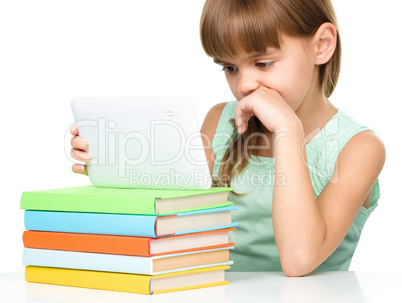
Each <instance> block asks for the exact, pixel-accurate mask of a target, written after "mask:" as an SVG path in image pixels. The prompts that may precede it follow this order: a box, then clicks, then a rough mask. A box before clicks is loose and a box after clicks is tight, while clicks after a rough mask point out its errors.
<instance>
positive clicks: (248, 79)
mask: <svg viewBox="0 0 402 303" xmlns="http://www.w3.org/2000/svg"><path fill="white" fill-rule="evenodd" d="M259 87H260V82H259V81H258V79H257V78H256V77H254V76H253V75H252V73H245V72H243V73H239V82H238V86H237V90H238V91H239V93H240V94H242V95H244V96H247V95H249V94H251V93H252V92H253V91H255V90H256V89H258V88H259Z"/></svg>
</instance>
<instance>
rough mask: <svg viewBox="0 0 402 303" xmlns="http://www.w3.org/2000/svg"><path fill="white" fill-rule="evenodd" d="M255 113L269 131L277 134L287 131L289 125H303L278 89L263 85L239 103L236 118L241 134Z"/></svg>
mask: <svg viewBox="0 0 402 303" xmlns="http://www.w3.org/2000/svg"><path fill="white" fill-rule="evenodd" d="M254 115H255V116H256V117H257V118H258V119H259V120H260V121H261V123H262V124H264V125H265V127H266V128H267V129H268V130H269V131H271V132H273V133H276V134H278V133H280V132H282V131H286V130H287V129H288V125H294V123H296V124H300V125H301V122H300V119H299V118H298V117H297V115H296V113H295V112H294V111H293V109H292V108H291V107H290V106H289V104H288V103H287V102H286V101H285V100H284V99H283V98H282V96H281V95H280V94H279V93H278V92H277V91H276V90H273V89H269V88H266V87H263V86H260V87H259V88H258V89H256V90H255V91H253V92H252V93H251V94H249V95H247V96H246V97H244V98H243V99H241V101H239V102H238V104H237V106H236V109H235V120H236V125H237V129H238V132H239V134H242V133H244V132H245V131H246V130H247V126H248V121H249V120H250V118H251V117H252V116H254Z"/></svg>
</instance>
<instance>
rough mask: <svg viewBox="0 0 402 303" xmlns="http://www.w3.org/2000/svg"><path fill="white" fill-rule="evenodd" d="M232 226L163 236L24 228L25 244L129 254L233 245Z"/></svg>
mask: <svg viewBox="0 0 402 303" xmlns="http://www.w3.org/2000/svg"><path fill="white" fill-rule="evenodd" d="M233 230H235V229H234V228H227V229H219V230H212V231H207V232H198V233H193V234H185V235H180V236H172V237H165V238H158V239H155V238H145V237H132V236H114V235H99V234H78V233H61V232H47V231H32V230H27V231H24V234H23V236H22V239H23V242H24V247H27V248H40V249H54V250H67V251H78V252H93V253H105V254H116V255H132V256H145V257H150V256H157V255H164V254H172V253H181V252H186V251H193V250H201V249H203V250H204V249H212V248H220V247H230V246H234V243H231V242H229V231H233Z"/></svg>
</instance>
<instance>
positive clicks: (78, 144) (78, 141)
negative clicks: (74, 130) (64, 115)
mask: <svg viewBox="0 0 402 303" xmlns="http://www.w3.org/2000/svg"><path fill="white" fill-rule="evenodd" d="M71 146H72V147H74V148H75V149H81V150H85V149H87V148H88V142H87V140H85V139H84V138H81V137H79V136H75V137H73V138H72V139H71Z"/></svg>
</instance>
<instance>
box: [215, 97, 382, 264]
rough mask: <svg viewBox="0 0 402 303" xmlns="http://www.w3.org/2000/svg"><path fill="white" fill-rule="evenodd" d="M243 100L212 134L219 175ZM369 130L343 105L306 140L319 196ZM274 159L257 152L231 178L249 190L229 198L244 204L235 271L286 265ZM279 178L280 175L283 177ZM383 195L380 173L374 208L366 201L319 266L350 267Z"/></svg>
mask: <svg viewBox="0 0 402 303" xmlns="http://www.w3.org/2000/svg"><path fill="white" fill-rule="evenodd" d="M237 102H238V101H232V102H229V103H227V104H226V106H225V108H224V110H223V112H222V114H221V117H220V119H219V122H218V126H217V129H216V133H215V136H214V138H213V140H212V150H213V151H214V154H215V157H216V160H215V163H214V167H213V176H214V177H215V176H217V175H218V171H219V165H220V162H221V160H222V158H223V155H224V153H225V151H226V149H227V147H228V145H229V143H230V141H231V139H232V138H233V136H235V135H236V134H237V129H235V128H234V127H233V126H232V125H230V123H229V122H228V120H230V119H232V118H234V111H235V107H236V104H237ZM365 130H369V128H367V127H366V126H363V125H361V124H359V123H357V122H356V121H355V120H353V119H352V118H351V117H349V116H348V115H346V114H345V113H343V112H342V111H341V110H339V109H338V111H337V113H336V114H335V115H334V116H333V117H332V118H331V120H330V121H329V122H328V123H327V124H326V125H325V126H324V127H323V128H322V129H321V130H320V132H319V133H318V134H317V135H316V136H315V137H314V138H313V139H312V140H311V141H310V142H308V143H307V145H306V154H307V162H308V167H309V171H310V177H311V181H312V185H313V189H314V195H315V197H316V198H317V197H318V195H319V194H320V193H321V191H322V190H323V189H324V187H325V185H326V184H327V183H328V181H329V179H330V178H331V176H332V174H333V172H334V167H335V160H336V159H337V157H338V154H339V153H340V151H341V150H342V148H343V147H344V146H345V145H346V143H347V142H348V141H349V140H350V139H351V138H352V136H353V135H355V134H357V133H359V132H362V131H365ZM274 166H275V165H274V159H273V158H268V157H257V156H255V155H252V156H251V158H250V162H249V163H248V166H247V168H246V169H245V170H244V171H243V172H242V173H241V174H239V175H237V176H236V177H235V178H233V179H232V180H231V184H230V186H231V187H232V188H233V189H234V191H235V192H236V193H241V194H243V193H248V194H247V195H245V196H243V197H238V196H235V195H234V194H233V193H230V192H229V196H228V200H229V201H232V202H233V203H234V206H237V207H238V210H236V211H233V212H232V216H233V221H234V222H238V223H239V226H238V227H237V229H236V231H232V232H230V240H231V242H235V243H236V246H235V248H234V249H233V250H231V252H230V259H231V260H233V265H232V268H231V269H230V270H231V271H282V268H281V263H280V260H279V254H278V249H277V247H276V244H275V239H274V232H273V226H272V195H273V189H274ZM277 182H279V180H277ZM379 197H380V191H379V184H378V179H377V180H376V182H375V184H374V186H373V191H372V194H371V200H370V206H369V208H365V207H363V206H362V207H361V209H360V211H359V213H358V215H357V217H356V219H355V220H354V222H353V224H352V226H351V228H350V230H349V231H348V233H347V235H346V237H345V238H344V240H343V241H342V243H341V244H340V245H339V247H338V248H337V249H336V250H335V252H334V253H333V254H332V255H330V256H329V257H328V258H327V259H326V260H325V261H324V262H323V263H322V264H321V265H320V266H319V267H318V268H317V269H316V271H333V270H348V268H349V265H350V261H351V259H352V256H353V253H354V251H355V249H356V246H357V243H358V241H359V238H360V234H361V232H362V229H363V226H364V223H365V222H366V220H367V218H368V217H369V215H370V214H371V212H372V211H373V210H374V209H375V208H376V207H377V201H378V199H379Z"/></svg>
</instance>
